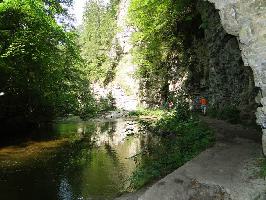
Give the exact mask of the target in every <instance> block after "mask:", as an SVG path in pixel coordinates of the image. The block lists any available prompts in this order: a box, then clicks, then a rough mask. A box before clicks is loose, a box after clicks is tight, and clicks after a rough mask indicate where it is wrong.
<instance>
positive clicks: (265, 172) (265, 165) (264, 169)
mask: <svg viewBox="0 0 266 200" xmlns="http://www.w3.org/2000/svg"><path fill="white" fill-rule="evenodd" d="M260 168H261V170H260V174H261V176H262V177H264V178H266V158H263V159H262V160H261V163H260Z"/></svg>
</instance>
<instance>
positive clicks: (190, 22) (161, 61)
mask: <svg viewBox="0 0 266 200" xmlns="http://www.w3.org/2000/svg"><path fill="white" fill-rule="evenodd" d="M196 16H197V12H196V10H195V2H194V1H187V0H178V1H173V0H167V1H163V2H160V1H150V0H145V1H140V0H133V1H132V3H131V7H130V15H129V18H130V21H131V23H132V24H133V25H134V26H135V27H136V29H137V32H136V33H135V34H134V36H133V43H134V46H135V48H134V52H133V53H134V58H135V62H136V63H137V64H138V66H139V70H138V75H139V78H141V79H142V81H143V86H142V88H146V89H147V88H148V89H147V90H145V92H144V94H142V95H144V96H145V95H146V96H148V97H150V98H151V103H159V102H160V101H164V100H167V97H168V96H169V81H171V80H174V79H178V78H179V75H181V76H183V75H184V73H183V72H184V71H182V67H186V68H187V66H188V65H189V62H190V59H189V57H190V54H189V52H188V51H186V48H187V47H188V46H189V44H190V43H191V42H192V39H191V38H190V35H191V34H192V33H193V32H195V30H198V28H199V27H198V26H196V25H195V24H194V23H195V21H196V22H197V20H195V17H196ZM180 73H181V74H180ZM158 93H159V96H158ZM153 97H155V98H153Z"/></svg>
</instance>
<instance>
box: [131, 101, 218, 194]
mask: <svg viewBox="0 0 266 200" xmlns="http://www.w3.org/2000/svg"><path fill="white" fill-rule="evenodd" d="M142 122H143V124H144V125H145V127H146V129H148V130H149V132H151V137H150V138H149V140H148V141H149V142H148V144H147V145H146V146H145V147H144V148H143V149H144V150H143V151H142V153H141V154H140V155H138V156H137V157H136V158H135V160H136V162H137V163H139V164H138V167H137V170H135V172H134V173H133V176H132V177H131V189H139V188H141V187H142V186H144V185H145V184H147V183H149V182H151V181H153V180H156V179H158V178H160V177H162V176H165V175H166V174H168V173H170V172H172V171H173V170H175V169H177V168H178V167H180V166H182V165H183V164H185V163H186V162H187V161H189V160H191V159H192V158H193V157H195V156H196V155H198V154H199V153H200V152H202V151H203V150H205V149H206V148H208V147H210V146H211V145H212V144H213V143H214V134H213V131H212V130H210V129H209V128H208V127H207V125H205V124H203V123H202V122H200V121H199V120H198V119H197V118H195V117H193V116H192V114H191V113H190V112H189V111H188V109H187V108H186V105H182V106H177V107H176V108H175V109H174V110H172V111H169V112H164V114H162V116H161V118H160V119H159V120H158V121H156V122H147V121H142Z"/></svg>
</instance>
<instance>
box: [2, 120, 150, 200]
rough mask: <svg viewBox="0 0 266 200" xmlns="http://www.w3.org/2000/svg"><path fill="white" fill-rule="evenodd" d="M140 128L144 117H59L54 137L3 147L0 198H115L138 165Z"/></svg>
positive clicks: (141, 142) (64, 199)
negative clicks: (104, 119)
mask: <svg viewBox="0 0 266 200" xmlns="http://www.w3.org/2000/svg"><path fill="white" fill-rule="evenodd" d="M138 132H139V125H138V123H136V122H134V121H127V120H117V121H113V122H94V123H90V122H84V123H59V124H55V125H54V129H53V131H50V132H49V134H48V133H46V134H47V138H49V139H50V138H53V140H49V141H45V143H44V142H42V141H40V142H34V143H30V144H28V145H25V146H19V147H12V148H11V149H12V151H11V150H10V149H9V151H8V150H7V149H8V148H10V147H7V148H2V149H0V195H1V196H0V199H1V200H5V199H6V200H13V199H14V200H15V199H28V200H30V199H40V200H42V199H45V200H47V199H49V200H53V199H60V200H72V199H73V200H74V199H86V200H87V199H113V198H114V197H115V196H117V195H118V194H119V193H121V192H123V191H124V190H125V189H126V188H127V187H128V186H129V181H128V178H129V177H130V176H131V174H132V173H133V171H134V169H135V168H136V164H135V162H134V161H133V160H132V159H129V158H130V157H132V156H134V155H136V154H138V152H140V149H141V146H142V144H143V143H145V137H144V136H142V135H141V134H138ZM35 136H36V134H35ZM42 137H43V136H42ZM44 140H45V139H44ZM62 140H63V141H65V140H66V141H67V142H63V143H61V142H60V143H58V146H56V145H50V143H53V144H54V143H56V144H57V142H56V141H62ZM33 144H34V147H35V148H29V146H30V145H33ZM50 146H52V148H51V147H50ZM26 149H32V153H31V154H27V153H25V152H26ZM18 197H19V198H18Z"/></svg>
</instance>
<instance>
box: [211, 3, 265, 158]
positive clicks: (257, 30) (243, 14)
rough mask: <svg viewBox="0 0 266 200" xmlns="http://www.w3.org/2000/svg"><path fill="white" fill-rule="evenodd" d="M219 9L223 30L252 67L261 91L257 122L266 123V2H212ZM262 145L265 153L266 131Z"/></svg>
mask: <svg viewBox="0 0 266 200" xmlns="http://www.w3.org/2000/svg"><path fill="white" fill-rule="evenodd" d="M209 2H211V3H214V5H215V7H216V9H218V10H219V15H220V18H221V23H222V25H223V28H224V30H225V31H226V32H227V33H229V34H231V35H234V36H236V37H237V39H238V42H239V46H240V49H241V55H242V59H243V61H244V65H245V66H250V67H251V69H252V72H253V75H254V83H255V86H256V87H258V88H259V89H260V92H259V93H258V94H257V97H256V102H257V103H258V104H259V105H260V106H259V107H258V109H257V112H256V116H257V123H258V124H259V125H261V126H262V127H264V128H265V124H266V123H265V122H266V1H265V0H209ZM262 144H263V150H264V154H266V129H263V136H262Z"/></svg>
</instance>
